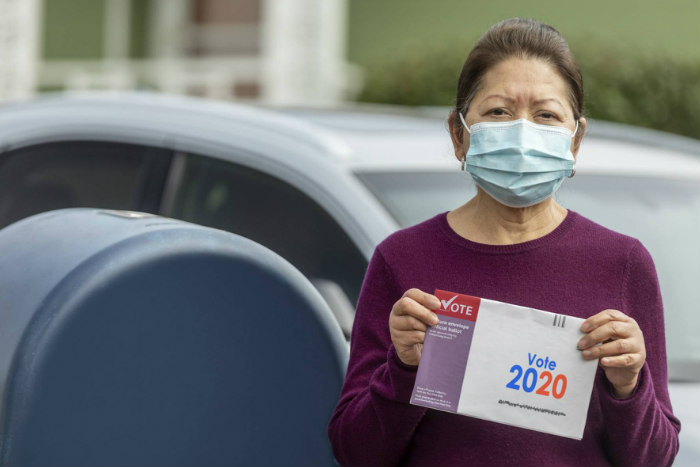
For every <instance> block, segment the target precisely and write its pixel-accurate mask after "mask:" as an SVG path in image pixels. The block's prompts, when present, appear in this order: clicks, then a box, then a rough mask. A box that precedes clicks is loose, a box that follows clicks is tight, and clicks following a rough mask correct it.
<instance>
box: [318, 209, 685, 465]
mask: <svg viewBox="0 0 700 467" xmlns="http://www.w3.org/2000/svg"><path fill="white" fill-rule="evenodd" d="M412 287H416V288H418V289H420V290H422V291H424V292H428V293H433V292H434V291H435V289H436V288H439V289H443V290H449V291H453V292H459V293H463V294H467V295H474V296H478V297H484V298H488V299H492V300H499V301H502V302H508V303H513V304H516V305H522V306H526V307H532V308H537V309H540V310H547V311H551V312H554V313H561V314H567V315H571V316H577V317H580V318H587V317H589V316H592V315H594V314H596V313H598V312H600V311H602V310H604V309H607V308H614V309H618V310H620V311H622V312H623V313H626V314H627V315H629V316H631V317H633V318H634V319H635V320H637V322H638V323H639V326H640V328H641V329H642V332H643V333H644V341H645V344H646V351H647V359H646V362H645V364H644V367H643V368H642V371H641V373H640V375H639V380H638V383H637V387H636V388H635V390H634V392H633V393H632V396H631V397H629V398H628V399H624V400H620V399H617V398H616V397H615V396H614V394H613V392H612V386H611V385H610V383H609V382H608V381H607V379H606V377H605V374H604V373H603V371H602V370H601V369H600V368H599V369H598V372H597V374H596V381H595V385H594V387H593V394H592V399H591V403H590V406H589V410H588V419H587V422H586V429H585V432H584V436H583V439H582V440H581V441H577V440H573V439H568V438H563V437H559V436H554V435H549V434H544V433H539V432H536V431H531V430H525V429H521V428H516V427H512V426H508V425H503V424H499V423H493V422H488V421H484V420H479V419H475V418H471V417H466V416H463V415H457V414H452V413H447V412H443V411H438V410H433V409H427V408H424V407H419V406H415V405H411V404H409V399H410V397H411V391H412V389H413V384H414V382H415V377H416V369H417V367H416V366H410V365H406V364H404V363H403V362H402V361H401V360H400V359H399V358H398V356H397V355H396V351H395V350H394V347H393V345H392V343H391V337H390V334H389V326H388V322H389V314H390V312H391V308H392V306H393V305H394V303H395V302H396V301H397V300H398V299H399V298H400V297H401V296H402V295H403V293H404V292H405V291H406V290H407V289H410V288H412ZM350 342H351V350H350V361H349V364H348V371H347V376H346V378H345V384H344V385H343V389H342V393H341V396H340V400H339V402H338V405H337V407H336V409H335V412H334V413H333V417H332V419H331V421H330V424H329V426H328V435H329V437H330V441H331V444H332V446H333V452H334V454H335V456H336V459H337V460H338V461H339V462H340V463H341V464H342V465H365V466H369V465H419V466H429V465H435V466H437V465H464V466H482V465H483V466H506V465H517V466H548V465H556V466H561V465H580V466H587V467H590V466H607V465H625V466H632V465H634V466H638V465H639V466H641V465H644V466H661V465H670V464H671V463H672V462H673V458H674V457H675V455H676V453H677V451H678V432H679V430H680V422H679V421H678V419H677V418H676V417H675V416H674V415H673V412H672V410H671V403H670V400H669V396H668V386H667V374H666V347H665V338H664V317H663V309H662V303H661V295H660V291H659V284H658V280H657V278H656V271H655V268H654V263H653V262H652V259H651V257H650V256H649V253H648V252H647V250H646V249H645V248H644V246H642V244H641V243H640V242H639V241H638V240H636V239H634V238H631V237H627V236H624V235H621V234H619V233H615V232H613V231H611V230H608V229H606V228H604V227H602V226H600V225H598V224H596V223H594V222H592V221H590V220H588V219H586V218H585V217H583V216H581V215H579V214H577V213H575V212H573V211H568V214H567V216H566V218H565V219H564V221H563V222H562V223H561V224H560V225H559V226H558V227H557V228H556V229H554V230H553V231H552V232H550V233H549V234H547V235H545V236H543V237H540V238H538V239H535V240H531V241H528V242H523V243H517V244H513V245H486V244H481V243H475V242H472V241H470V240H467V239H465V238H463V237H462V236H460V235H459V234H457V233H456V232H455V231H454V230H452V228H451V227H450V226H449V224H448V223H447V212H443V213H441V214H438V215H436V216H434V217H432V218H430V219H428V220H426V221H424V222H422V223H420V224H417V225H415V226H412V227H409V228H405V229H402V230H399V231H398V232H395V233H393V234H392V235H390V236H389V237H387V238H386V239H385V240H384V241H382V242H381V243H380V244H379V245H378V246H377V248H376V249H375V251H374V254H373V256H372V259H371V261H370V263H369V266H368V268H367V272H366V275H365V278H364V282H363V284H362V290H361V292H360V296H359V299H358V302H357V312H356V316H355V323H354V326H353V330H352V336H351V341H350Z"/></svg>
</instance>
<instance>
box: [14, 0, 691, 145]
mask: <svg viewBox="0 0 700 467" xmlns="http://www.w3.org/2000/svg"><path fill="white" fill-rule="evenodd" d="M0 11H2V15H1V16H0V41H1V42H2V45H1V46H0V100H2V101H5V100H13V99H17V98H24V97H27V96H32V95H35V94H37V93H41V92H46V91H55V90H63V89H69V90H92V89H111V90H126V89H143V90H156V91H161V92H167V93H175V94H186V95H195V96H204V97H209V98H215V99H223V100H239V101H252V102H260V103H265V104H270V105H288V106H337V105H339V104H342V103H347V102H354V101H361V102H371V103H386V104H400V105H408V106H449V105H453V103H454V94H455V86H456V81H457V77H458V75H459V71H460V69H461V66H462V64H463V62H464V59H465V58H466V54H467V52H468V51H469V49H470V48H471V46H472V45H473V44H474V42H475V40H476V39H477V38H478V37H479V36H480V35H481V34H482V33H483V32H484V31H485V30H486V29H487V28H488V27H489V26H490V25H491V24H493V23H495V22H497V21H499V20H501V19H504V18H508V17H512V16H526V17H532V18H535V19H538V20H540V21H543V22H546V23H549V24H551V25H553V26H555V27H556V28H558V29H559V30H560V31H561V33H562V34H563V35H564V36H565V37H566V38H567V40H568V41H569V43H570V45H571V48H572V49H573V51H574V53H575V54H576V56H577V58H578V60H579V62H580V65H581V68H582V71H583V75H584V86H585V89H586V93H587V94H586V113H587V115H588V116H589V117H592V118H598V119H603V120H610V121H616V122H622V123H628V124H632V125H638V126H643V127H647V128H655V129H659V130H664V131H669V132H673V133H676V134H680V135H685V136H689V137H692V138H696V139H700V40H699V39H700V22H699V19H700V2H698V1H697V0H674V1H669V2H658V1H655V0H634V1H632V0H623V1H610V0H589V1H586V2H550V1H546V0H528V1H527V2H520V1H513V0H509V1H506V0H500V1H489V2H485V1H481V2H477V1H467V0H440V1H427V0H382V1H377V0H0Z"/></svg>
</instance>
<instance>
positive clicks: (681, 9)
mask: <svg viewBox="0 0 700 467" xmlns="http://www.w3.org/2000/svg"><path fill="white" fill-rule="evenodd" d="M349 3H350V5H349V18H350V24H349V58H350V60H351V61H354V62H356V63H359V64H361V65H367V64H371V63H374V62H376V61H380V60H381V59H382V57H387V56H392V55H394V54H396V53H405V51H407V50H410V49H412V48H429V47H431V46H435V45H437V46H439V45H441V44H445V43H450V42H452V43H454V45H455V47H462V48H464V49H465V54H466V52H467V50H468V48H469V47H470V46H471V45H472V44H473V43H474V41H475V40H476V39H477V38H478V37H479V36H480V35H481V34H482V33H483V32H484V31H485V30H486V29H487V28H488V27H489V26H490V25H492V24H493V23H496V22H498V21H500V20H502V19H505V18H510V17H513V16H524V17H530V18H534V19H537V20H539V21H543V22H545V23H549V24H551V25H552V26H554V27H556V28H557V29H559V31H560V32H561V33H562V34H563V35H564V37H566V38H567V40H568V41H569V43H570V45H571V46H572V49H573V50H574V53H576V48H577V47H579V46H581V47H586V48H588V47H590V46H591V45H592V46H597V47H612V48H614V49H620V50H624V51H626V52H627V53H631V54H640V55H645V56H650V55H651V56H655V55H663V56H668V57H671V58H677V59H698V58H700V1H698V0H669V1H661V0H635V1H632V0H580V1H576V2H573V1H551V0H522V1H515V0H481V1H473V0H472V1H469V0H349Z"/></svg>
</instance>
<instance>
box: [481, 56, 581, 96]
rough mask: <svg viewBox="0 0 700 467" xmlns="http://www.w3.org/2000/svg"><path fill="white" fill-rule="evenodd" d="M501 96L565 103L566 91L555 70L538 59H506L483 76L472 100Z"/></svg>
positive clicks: (567, 90) (565, 86)
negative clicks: (500, 94)
mask: <svg viewBox="0 0 700 467" xmlns="http://www.w3.org/2000/svg"><path fill="white" fill-rule="evenodd" d="M493 93H504V94H505V95H507V96H509V97H512V98H515V99H518V100H522V99H526V100H532V99H542V98H550V97H557V98H559V99H561V100H562V102H566V101H567V100H568V95H569V89H568V85H567V83H566V81H565V80H564V78H562V76H561V75H560V74H559V73H558V72H557V70H556V69H555V68H554V67H553V66H552V65H551V64H549V63H548V62H546V61H545V60H542V59H539V58H508V59H505V60H503V61H501V62H498V63H497V64H495V65H494V66H492V67H491V68H489V69H488V70H487V71H486V73H484V76H483V80H482V83H481V88H480V90H479V92H477V93H476V95H475V96H474V97H475V99H478V98H479V97H481V98H485V97H487V96H488V95H489V94H493Z"/></svg>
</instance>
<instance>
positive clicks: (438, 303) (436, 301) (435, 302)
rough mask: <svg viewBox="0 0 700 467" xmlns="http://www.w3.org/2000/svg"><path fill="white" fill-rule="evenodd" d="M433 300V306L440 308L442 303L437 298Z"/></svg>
mask: <svg viewBox="0 0 700 467" xmlns="http://www.w3.org/2000/svg"><path fill="white" fill-rule="evenodd" d="M431 301H432V302H433V308H440V305H442V304H441V303H440V300H438V299H437V298H436V299H434V300H431Z"/></svg>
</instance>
